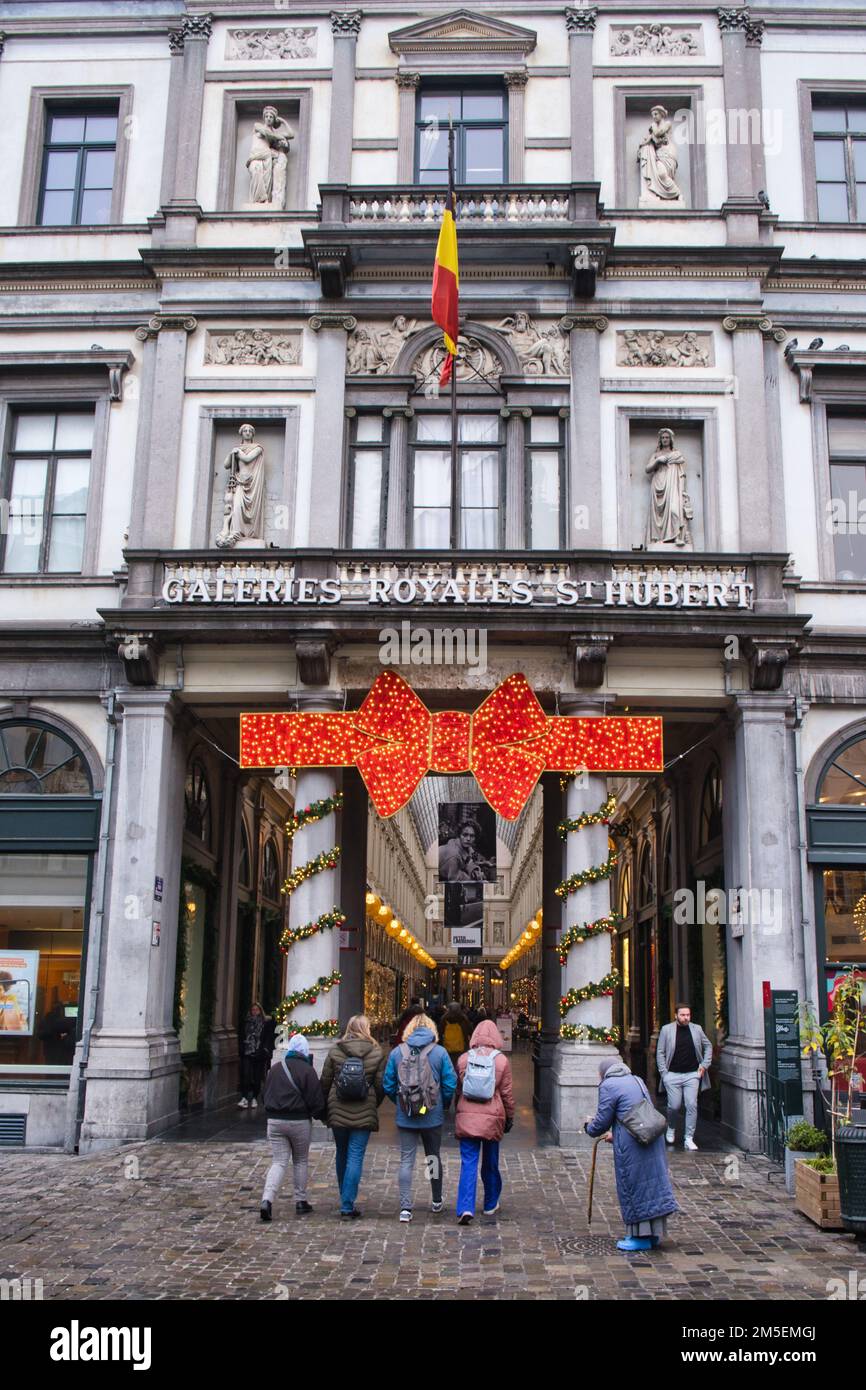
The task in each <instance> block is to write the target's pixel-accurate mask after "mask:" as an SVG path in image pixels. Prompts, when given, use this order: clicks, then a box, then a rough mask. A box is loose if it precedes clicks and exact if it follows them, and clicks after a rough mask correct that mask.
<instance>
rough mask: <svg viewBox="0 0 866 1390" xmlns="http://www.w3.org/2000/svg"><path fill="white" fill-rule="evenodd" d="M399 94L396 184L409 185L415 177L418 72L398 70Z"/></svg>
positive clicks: (419, 78)
mask: <svg viewBox="0 0 866 1390" xmlns="http://www.w3.org/2000/svg"><path fill="white" fill-rule="evenodd" d="M396 82H397V89H398V92H399V115H398V136H397V182H398V183H411V182H412V180H413V178H414V176H415V99H416V96H417V93H418V88H419V86H420V85H421V74H420V72H406V71H405V70H404V69H402V68H401V69H400V70H398V72H397V75H396Z"/></svg>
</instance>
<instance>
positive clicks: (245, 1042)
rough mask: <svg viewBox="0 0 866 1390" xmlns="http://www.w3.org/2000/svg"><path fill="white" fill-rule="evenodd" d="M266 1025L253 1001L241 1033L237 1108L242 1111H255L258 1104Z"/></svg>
mask: <svg viewBox="0 0 866 1390" xmlns="http://www.w3.org/2000/svg"><path fill="white" fill-rule="evenodd" d="M266 1025H267V1018H266V1017H265V1011H264V1009H263V1008H262V1006H261V1004H260V1003H259V1002H258V1000H255V1001H254V1002H253V1004H252V1005H251V1006H250V1011H249V1013H248V1014H247V1016H246V1018H245V1019H244V1026H243V1030H242V1033H241V1098H240V1100H239V1101H238V1106H239V1108H240V1109H242V1110H246V1109H247V1107H249V1108H250V1109H252V1110H255V1109H256V1107H257V1105H258V1103H259V1091H260V1090H261V1087H262V1078H263V1077H264V1074H265V1067H266V1065H267V1052H266V1051H265V1029H266Z"/></svg>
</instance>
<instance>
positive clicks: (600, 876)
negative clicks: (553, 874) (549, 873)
mask: <svg viewBox="0 0 866 1390" xmlns="http://www.w3.org/2000/svg"><path fill="white" fill-rule="evenodd" d="M617 857H618V856H617V852H616V850H615V849H612V850H611V851H610V853H609V854H608V856H607V859H606V860H605V862H604V863H603V864H591V865H590V867H589V868H588V869H582V870H581V871H580V873H577V874H572V875H571V876H570V877H569V878H564V879H563V880H562V883H560V884H559V885H558V887H556V888H554V890H553V891H554V893H555V894H556V896H557V897H558V898H567V897H568V896H569V895H570V894H571V893H576V892H577V891H578V889H580V888H585V887H586V885H587V884H588V883H602V882H603V881H604V880H605V879H606V878H610V876H611V874H612V873H613V871H614V869H615V868H616V865H617Z"/></svg>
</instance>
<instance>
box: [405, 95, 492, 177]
mask: <svg viewBox="0 0 866 1390" xmlns="http://www.w3.org/2000/svg"><path fill="white" fill-rule="evenodd" d="M449 120H450V122H451V124H452V125H453V127H454V179H455V182H456V183H461V184H476V183H483V184H502V183H504V182H505V180H506V178H507V172H506V150H507V148H508V118H507V114H506V101H505V93H504V91H502V90H501V88H496V87H471V88H470V87H466V88H461V87H454V88H450V89H448V90H431V89H425V90H423V91H421V92H419V94H418V102H417V106H416V118H415V132H416V133H415V181H416V183H430V184H447V182H448V123H449Z"/></svg>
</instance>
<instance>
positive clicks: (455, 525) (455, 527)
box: [448, 111, 460, 550]
mask: <svg viewBox="0 0 866 1390" xmlns="http://www.w3.org/2000/svg"><path fill="white" fill-rule="evenodd" d="M448 203H449V206H450V208H451V216H452V217H453V218H454V224H455V226H456V224H457V195H456V194H455V192H454V125H453V122H452V120H451V112H450V111H449V112H448ZM458 341H459V340H458V339H456V338H455V340H454V346H455V348H456V347H457V343H458ZM458 496H459V493H458V488H457V356H456V354H455V357H454V361H453V362H452V364H451V518H452V519H451V534H452V536H453V548H454V549H455V550H456V549H457V545H458V541H459V539H460V531H459V527H460V518H459V517H458V515H457V499H458Z"/></svg>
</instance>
